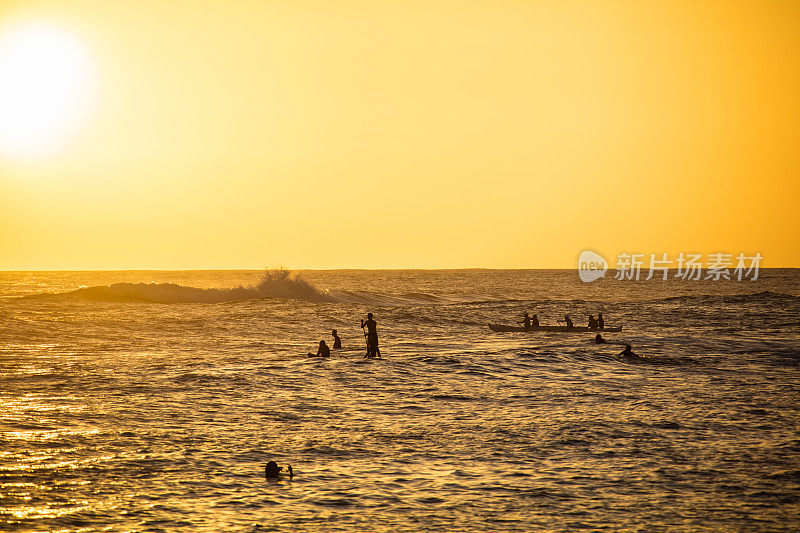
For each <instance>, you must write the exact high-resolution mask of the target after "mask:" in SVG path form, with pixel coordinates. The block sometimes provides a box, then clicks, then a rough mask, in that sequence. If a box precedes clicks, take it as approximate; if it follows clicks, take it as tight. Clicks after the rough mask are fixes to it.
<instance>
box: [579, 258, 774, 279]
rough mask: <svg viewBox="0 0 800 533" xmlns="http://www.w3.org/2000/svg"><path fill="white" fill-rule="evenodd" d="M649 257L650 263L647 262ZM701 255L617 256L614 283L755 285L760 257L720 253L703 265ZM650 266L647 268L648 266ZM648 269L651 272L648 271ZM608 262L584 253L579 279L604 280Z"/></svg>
mask: <svg viewBox="0 0 800 533" xmlns="http://www.w3.org/2000/svg"><path fill="white" fill-rule="evenodd" d="M648 256H649V259H650V260H649V263H647V262H646V259H645V258H647V257H648ZM703 259H704V258H703V255H702V254H693V253H683V252H681V253H680V254H679V255H678V256H677V257H675V258H671V257H669V256H668V255H667V254H666V253H662V254H639V253H628V252H622V253H620V254H618V255H617V265H616V269H615V273H614V279H615V280H617V281H639V280H644V281H648V280H650V279H653V278H654V277H656V276H658V277H660V278H661V279H662V280H667V279H669V278H674V279H680V280H684V281H700V280H710V281H719V280H721V279H725V280H735V281H743V280H750V281H756V280H757V279H758V269H759V267H760V266H761V260H762V259H764V256H762V255H761V254H760V253H756V254H754V255H745V254H744V253H740V254H738V255H736V256H734V255H733V254H726V253H722V252H717V253H713V254H708V255H706V256H705V261H703ZM646 265H647V266H646ZM648 267H649V268H648ZM607 270H608V262H607V261H606V260H605V258H604V257H603V256H602V255H600V254H598V253H596V252H593V251H591V250H584V251H582V252H581V254H580V257H579V258H578V275H579V276H580V278H581V280H582V281H584V282H587V283H588V282H591V281H595V280H596V279H599V278H602V277H605V274H606V271H607Z"/></svg>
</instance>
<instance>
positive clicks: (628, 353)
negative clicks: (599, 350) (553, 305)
mask: <svg viewBox="0 0 800 533" xmlns="http://www.w3.org/2000/svg"><path fill="white" fill-rule="evenodd" d="M564 322H565V323H566V325H567V329H572V328H574V327H575V324H574V323H573V322H572V319H571V318H570V317H569V315H564ZM519 323H520V324H522V325H523V327H524V328H525V329H526V330H528V329H532V328H538V327H539V317H538V316H536V314H534V315H533V316H531V315H530V314H528V312H527V311H523V313H522V320H521V321H520V322H519ZM588 328H589V330H590V331H598V330H599V331H603V330H604V329H605V328H606V321H605V319H604V318H603V313H598V314H597V318H595V317H594V315H589V324H588ZM594 343H595V344H609V342H608V341H607V340H605V339H604V338H603V336H602V335H600V334H599V333H598V334H597V335H596V336H595V338H594ZM612 344H621V343H612ZM619 355H621V356H622V357H627V358H637V357H639V356H638V355H636V354H635V353H633V348H632V347H631V345H630V344H626V345H625V349H624V350H623V351H622V352H621V353H620V354H619Z"/></svg>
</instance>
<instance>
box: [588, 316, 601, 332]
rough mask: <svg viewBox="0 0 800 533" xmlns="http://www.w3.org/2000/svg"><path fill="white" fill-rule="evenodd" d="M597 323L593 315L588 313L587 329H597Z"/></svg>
mask: <svg viewBox="0 0 800 533" xmlns="http://www.w3.org/2000/svg"><path fill="white" fill-rule="evenodd" d="M598 327H599V325H598V324H597V320H595V319H594V315H589V329H597V328H598Z"/></svg>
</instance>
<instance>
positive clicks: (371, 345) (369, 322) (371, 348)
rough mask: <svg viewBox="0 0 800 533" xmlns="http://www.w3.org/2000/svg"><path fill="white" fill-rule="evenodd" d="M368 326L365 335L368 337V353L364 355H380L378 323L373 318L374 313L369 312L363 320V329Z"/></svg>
mask: <svg viewBox="0 0 800 533" xmlns="http://www.w3.org/2000/svg"><path fill="white" fill-rule="evenodd" d="M364 328H367V331H366V332H365V333H364V335H365V336H366V337H367V355H365V356H364V357H380V356H381V350H380V349H379V348H378V324H377V323H375V321H374V320H373V319H372V313H367V319H366V320H362V321H361V329H364Z"/></svg>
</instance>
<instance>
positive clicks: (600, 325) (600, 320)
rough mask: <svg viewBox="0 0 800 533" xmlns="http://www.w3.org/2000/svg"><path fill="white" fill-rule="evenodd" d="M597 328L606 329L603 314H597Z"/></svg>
mask: <svg viewBox="0 0 800 533" xmlns="http://www.w3.org/2000/svg"><path fill="white" fill-rule="evenodd" d="M597 328H598V329H606V321H605V320H604V319H603V313H598V314H597Z"/></svg>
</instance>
